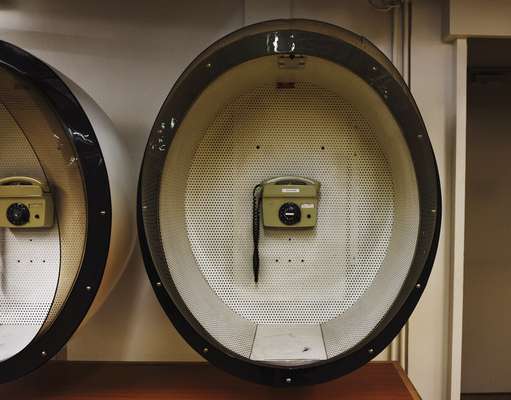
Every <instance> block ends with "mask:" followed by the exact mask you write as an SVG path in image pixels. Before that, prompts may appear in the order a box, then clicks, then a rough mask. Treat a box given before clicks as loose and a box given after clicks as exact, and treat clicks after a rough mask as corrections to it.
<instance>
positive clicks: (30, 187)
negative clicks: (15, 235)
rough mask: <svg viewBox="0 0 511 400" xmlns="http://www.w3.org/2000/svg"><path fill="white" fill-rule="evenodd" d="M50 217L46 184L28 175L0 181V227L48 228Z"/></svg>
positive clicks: (51, 214)
mask: <svg viewBox="0 0 511 400" xmlns="http://www.w3.org/2000/svg"><path fill="white" fill-rule="evenodd" d="M53 216H54V207H53V199H52V196H51V192H50V189H49V187H48V186H47V185H45V184H43V183H42V182H40V181H38V180H37V179H34V178H30V177H27V176H11V177H7V178H2V179H0V227H1V228H50V227H51V226H53Z"/></svg>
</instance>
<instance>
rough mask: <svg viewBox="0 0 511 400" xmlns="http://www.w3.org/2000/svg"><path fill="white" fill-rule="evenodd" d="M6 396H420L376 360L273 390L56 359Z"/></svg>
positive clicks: (185, 367)
mask: <svg viewBox="0 0 511 400" xmlns="http://www.w3.org/2000/svg"><path fill="white" fill-rule="evenodd" d="M0 398H1V399H17V400H22V399H23V400H24V399H52V400H64V399H65V400H69V399H73V400H84V399H87V400H94V399H103V400H104V399H126V400H128V399H150V400H158V399H187V400H192V399H208V400H216V399H218V400H220V399H222V400H230V399H237V400H238V399H243V400H260V399H278V400H287V399H293V400H302V399H303V400H304V399H307V400H312V399H326V398H328V399H343V400H352V399H353V400H354V399H356V400H369V399H371V400H374V399H379V400H391V399H392V400H405V399H406V400H409V399H412V400H413V399H419V398H420V397H419V396H418V395H417V393H416V391H415V389H414V387H413V385H412V384H411V382H410V381H409V379H408V378H407V377H406V376H405V374H404V372H403V370H402V369H401V368H400V367H399V366H398V365H397V364H396V363H391V362H372V363H369V364H367V365H366V366H364V367H362V368H360V369H358V370H357V371H355V372H353V373H351V374H349V375H347V376H345V377H343V378H340V379H337V380H334V381H331V382H328V383H325V384H321V385H316V386H308V387H299V388H298V387H295V388H270V387H265V386H260V385H256V384H252V383H248V382H245V381H242V380H240V379H238V378H235V377H232V376H230V375H228V374H226V373H224V372H222V371H220V370H219V369H217V368H215V367H213V366H210V365H208V364H191V363H183V364H131V363H128V364H109V363H76V362H65V361H53V362H50V363H48V364H47V365H46V366H44V367H42V368H41V369H40V370H38V371H36V372H34V373H33V374H31V375H29V376H27V377H25V378H23V379H20V380H18V381H16V382H11V383H7V384H4V385H0Z"/></svg>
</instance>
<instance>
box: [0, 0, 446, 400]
mask: <svg viewBox="0 0 511 400" xmlns="http://www.w3.org/2000/svg"><path fill="white" fill-rule="evenodd" d="M261 3H262V2H261V1H249V0H247V1H246V2H243V1H241V0H215V1H206V0H202V1H189V2H179V1H168V0H148V1H146V2H143V3H142V2H139V1H134V0H127V1H119V0H115V1H114V0H109V1H103V0H89V1H87V2H85V1H78V0H53V1H51V2H42V1H40V0H24V1H19V2H8V3H6V4H8V6H2V7H4V8H0V26H1V27H2V29H1V30H0V32H1V34H2V38H3V39H4V40H8V41H11V42H13V43H15V44H17V45H20V46H22V47H25V48H26V49H27V50H29V51H32V52H33V53H35V54H36V55H38V56H39V57H41V58H42V59H43V60H45V61H47V62H48V63H50V64H52V65H53V66H55V67H56V68H58V69H59V70H61V71H62V72H63V73H65V74H66V75H68V76H70V78H72V79H73V80H74V81H76V82H77V83H79V84H80V85H81V86H82V87H83V88H84V89H85V90H86V91H87V92H88V93H89V94H90V95H91V96H92V97H93V98H94V99H95V100H96V101H97V102H98V103H99V105H100V106H101V107H102V108H103V109H104V110H105V111H106V113H107V114H108V115H109V116H110V117H111V118H112V119H113V121H114V123H115V125H116V126H117V128H118V129H119V130H121V131H122V133H123V134H124V135H125V136H126V137H128V138H129V146H130V148H129V151H130V155H131V157H132V159H133V163H132V165H130V166H128V167H130V168H133V169H134V172H137V173H138V167H139V165H140V160H141V157H142V154H143V150H144V147H145V144H146V140H147V135H148V133H149V131H150V128H151V125H152V123H153V121H154V118H155V117H156V114H157V112H158V110H159V108H160V106H161V104H162V102H163V100H164V99H165V97H166V95H167V94H168V92H169V90H170V87H171V86H172V84H173V82H174V81H175V80H176V78H177V77H178V76H179V73H180V72H181V71H182V70H183V69H184V68H185V66H186V65H187V64H188V63H189V62H190V61H191V60H192V59H193V57H194V56H195V55H197V54H198V52H200V51H201V50H202V49H204V48H205V47H206V46H207V45H208V44H210V43H211V42H213V41H214V40H216V39H218V38H219V37H221V36H222V35H224V34H226V33H228V32H229V31H232V30H234V29H236V28H239V27H241V26H243V24H244V23H248V22H255V21H258V20H261V19H267V18H274V17H290V16H293V17H307V18H314V19H320V20H325V21H328V22H332V23H335V24H338V25H341V26H344V27H345V28H348V29H351V30H353V31H355V32H357V33H359V34H362V35H364V36H366V37H368V38H369V39H370V40H371V41H373V42H374V43H375V44H376V45H377V46H379V47H380V49H382V50H383V51H384V52H385V53H386V54H387V55H388V56H391V55H392V46H391V39H392V17H391V15H390V14H387V13H382V12H378V11H375V10H373V9H371V8H370V6H369V5H368V2H366V1H360V2H353V1H349V0H316V1H310V0H295V1H292V2H291V1H288V2H282V3H280V2H279V6H278V7H274V6H273V3H274V2H271V1H268V2H267V3H266V4H267V6H266V7H265V6H262V5H261ZM282 4H284V5H285V6H282ZM412 9H413V18H412V19H413V29H412V32H413V37H412V46H413V48H412V70H411V78H412V92H413V94H414V96H415V98H416V100H417V103H418V105H419V108H420V109H421V111H422V113H423V116H424V119H425V122H426V125H427V128H428V131H429V134H430V137H431V140H432V143H433V147H434V149H435V151H436V155H437V159H438V164H439V171H440V178H441V181H442V186H443V191H444V193H443V195H444V218H443V227H442V228H443V230H442V235H441V239H440V248H439V252H438V257H437V260H436V263H435V267H434V271H433V273H432V276H431V279H430V282H429V284H428V287H427V289H426V290H425V293H424V296H423V298H422V300H421V302H420V304H419V306H418V308H417V310H416V311H415V313H414V314H413V317H412V319H411V323H410V334H409V373H410V376H411V377H412V380H413V382H414V383H415V385H416V386H417V388H418V390H419V392H420V393H421V394H422V396H423V398H424V399H426V400H441V399H445V398H447V397H446V396H447V384H448V383H447V359H448V345H447V343H448V333H449V332H448V299H449V271H450V258H449V257H450V215H451V208H450V198H451V197H450V196H451V194H450V190H449V185H450V179H451V176H450V171H451V163H452V135H453V131H452V130H453V118H454V87H453V80H454V47H453V46H452V45H450V44H446V43H443V42H442V40H441V37H442V23H441V19H442V14H441V10H442V1H441V0H433V1H431V0H417V1H414V2H413V6H412ZM134 195H135V194H134ZM68 356H69V358H71V359H80V360H114V361H178V360H179V361H189V360H198V359H199V357H198V356H197V355H196V354H195V353H194V352H193V351H192V350H191V349H190V348H189V347H188V346H187V345H186V344H185V343H184V341H183V339H181V338H180V337H179V335H178V334H177V333H176V332H175V330H174V329H173V328H172V327H171V325H170V323H169V322H168V320H167V319H166V317H165V315H164V313H163V311H162V310H161V308H160V307H159V305H158V304H157V301H156V299H155V296H154V294H153V292H152V289H151V288H150V286H149V284H148V281H147V279H146V274H145V271H144V268H143V264H142V260H141V257H140V253H139V251H138V249H137V251H136V252H135V254H134V256H133V257H132V259H131V262H130V264H129V266H128V270H127V272H126V274H125V275H124V276H123V278H122V279H121V281H120V284H119V285H118V287H117V288H116V289H115V291H114V292H113V295H112V296H111V298H110V299H109V301H108V302H107V303H106V304H105V306H104V308H103V309H102V310H101V311H100V312H99V313H98V314H97V315H96V316H95V317H94V318H93V319H92V320H91V321H90V322H89V324H88V325H87V326H85V327H84V328H83V329H82V330H81V331H80V332H79V333H78V334H77V335H76V336H75V337H74V338H73V340H72V341H71V342H70V344H69V346H68ZM387 356H388V354H387V353H385V354H383V355H382V356H381V358H385V357H387Z"/></svg>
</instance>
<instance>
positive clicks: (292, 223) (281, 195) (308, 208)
mask: <svg viewBox="0 0 511 400" xmlns="http://www.w3.org/2000/svg"><path fill="white" fill-rule="evenodd" d="M320 186H321V185H320V183H319V182H317V181H315V180H313V179H309V178H304V177H301V176H279V177H276V178H271V179H268V180H266V181H264V182H261V183H260V184H258V185H257V186H256V187H255V188H254V192H253V238H254V256H253V269H254V281H255V282H257V281H258V279H259V225H260V219H261V208H262V214H263V226H264V227H265V228H270V229H271V228H273V229H307V228H313V227H314V226H316V221H317V218H318V197H319V188H320Z"/></svg>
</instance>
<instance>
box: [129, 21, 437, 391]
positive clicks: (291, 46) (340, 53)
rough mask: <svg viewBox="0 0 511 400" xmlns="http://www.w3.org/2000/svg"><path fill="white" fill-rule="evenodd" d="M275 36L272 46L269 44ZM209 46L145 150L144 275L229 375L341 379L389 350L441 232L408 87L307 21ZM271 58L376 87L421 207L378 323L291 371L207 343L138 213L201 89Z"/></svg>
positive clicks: (384, 63) (151, 199)
mask: <svg viewBox="0 0 511 400" xmlns="http://www.w3.org/2000/svg"><path fill="white" fill-rule="evenodd" d="M302 23H303V24H307V25H309V26H310V25H311V24H312V25H313V24H317V26H318V27H325V26H327V27H328V28H329V29H336V30H338V31H339V32H341V33H342V34H343V35H344V36H349V37H350V39H351V40H350V41H349V42H348V41H344V40H341V39H339V38H337V37H333V36H330V35H326V34H323V33H319V32H316V31H311V30H308V29H304V28H303V27H302V28H300V26H301V24H302ZM264 24H267V26H268V29H267V30H265V29H261V30H260V31H258V32H256V33H252V34H247V35H246V36H241V37H239V38H238V39H237V40H232V39H231V38H232V36H234V35H238V34H239V33H240V32H242V31H243V30H249V29H250V28H253V27H257V26H263V25H264ZM277 35H278V39H279V40H278V46H276V47H274V46H268V43H273V42H274V41H273V39H274V38H275V37H276V36H277ZM355 43H356V45H355ZM213 46H218V47H217V50H216V51H212V50H211V48H210V49H207V50H205V51H204V52H203V53H202V54H201V55H199V56H198V57H197V58H196V59H195V60H194V61H193V62H192V63H191V64H190V66H189V67H188V68H187V69H186V70H185V72H184V73H183V74H182V75H181V77H180V78H179V79H178V80H177V82H176V84H175V85H174V86H173V88H172V90H171V91H170V94H169V95H168V97H167V99H166V100H165V102H164V104H163V106H162V108H161V110H160V112H159V114H158V116H157V118H156V121H155V124H154V126H153V129H152V131H151V134H150V137H149V140H148V144H147V147H146V150H145V155H144V160H143V164H142V169H141V173H140V178H139V188H138V207H137V209H138V230H139V237H140V243H141V248H142V253H143V257H144V262H145V266H146V270H147V273H148V276H149V278H150V280H151V283H152V285H153V288H154V291H155V293H156V295H157V297H158V300H159V301H160V303H161V305H162V307H163V308H164V310H165V312H166V313H167V315H168V317H169V318H170V320H171V321H172V323H173V324H174V326H175V327H176V329H177V330H178V331H179V333H180V334H181V335H182V336H183V338H184V339H185V340H186V341H187V342H188V343H189V344H190V345H191V346H192V347H193V348H194V349H195V350H196V351H197V352H198V353H200V354H201V355H202V356H204V357H205V358H206V359H207V360H208V361H210V362H211V363H212V364H214V365H216V366H218V367H220V368H222V369H224V370H226V371H228V372H230V373H231V374H233V375H236V376H239V377H242V378H244V379H247V380H250V381H253V382H256V383H261V384H268V385H274V386H280V385H283V386H292V385H307V384H315V383H320V382H324V381H327V380H330V379H333V378H337V377H340V376H342V375H345V374H347V373H349V372H351V371H353V370H354V369H356V368H358V367H360V366H362V365H363V364H365V363H367V362H368V361H370V360H371V359H372V358H373V357H375V356H376V355H377V354H378V353H379V352H381V351H382V350H383V349H384V348H385V347H386V346H387V345H389V344H390V342H391V341H392V340H393V338H394V337H395V336H396V335H397V334H398V333H399V331H400V330H401V328H402V327H403V326H404V324H405V323H406V321H407V320H408V318H409V317H410V315H411V313H412V311H413V310H414V308H415V306H416V304H417V302H418V300H419V298H420V296H421V294H422V292H423V290H424V288H425V286H426V283H427V280H428V278H429V275H430V272H431V269H432V266H433V262H434V258H435V254H436V249H437V245H438V240H439V234H440V221H441V191H440V183H439V177H438V170H437V166H436V160H435V157H434V154H433V150H432V146H431V143H430V141H429V138H428V135H427V131H426V127H425V124H424V122H423V120H422V117H421V115H420V113H419V110H418V108H417V106H416V104H415V101H414V100H413V98H412V96H411V94H410V91H409V89H408V87H407V86H406V84H405V82H404V81H403V80H402V79H401V77H400V75H399V73H398V72H397V70H396V69H395V68H394V67H393V65H392V63H391V62H390V61H389V60H388V59H387V58H386V56H385V55H383V53H381V52H380V51H379V50H378V49H377V48H376V47H375V46H374V45H372V44H371V43H369V42H368V41H367V40H366V39H364V38H362V37H360V36H358V35H356V34H354V33H352V32H349V31H346V30H344V29H342V28H339V27H335V26H332V25H329V24H325V23H323V22H316V21H309V20H280V21H278V20H277V21H269V22H266V23H262V24H256V25H253V26H251V27H247V28H243V29H241V30H239V31H237V32H234V33H232V34H230V35H228V36H226V37H224V38H223V39H221V40H220V41H218V42H217V43H215V44H214V45H213ZM213 46H212V47H213ZM364 49H368V50H370V52H368V51H366V50H364ZM277 53H282V54H292V53H295V54H300V55H305V56H315V57H318V58H323V59H326V60H329V61H331V62H334V63H337V64H339V65H341V66H343V67H345V68H348V69H349V70H351V71H352V72H354V73H355V74H357V75H358V76H359V77H361V78H362V79H364V80H365V81H366V82H367V83H368V84H369V85H371V86H372V87H373V88H374V89H375V91H376V92H377V93H378V94H379V95H380V97H381V98H382V99H384V100H385V103H386V105H387V106H388V108H389V110H390V111H391V112H392V114H393V116H394V118H395V119H396V121H397V122H398V124H399V125H400V127H401V129H402V131H403V133H404V136H405V140H406V143H407V145H408V148H409V151H410V154H411V157H412V161H413V164H414V167H415V172H416V178H417V185H418V193H419V207H420V216H419V230H418V232H419V236H418V239H417V245H416V248H415V253H414V257H413V262H412V267H411V268H410V273H409V274H408V276H407V278H406V280H405V282H404V284H403V286H402V288H401V291H400V293H399V295H398V297H397V298H396V300H395V301H394V303H393V305H392V307H391V308H390V310H389V311H388V312H387V314H386V315H385V317H384V318H383V319H382V320H381V322H380V323H379V325H377V327H376V328H375V329H374V330H373V331H372V332H371V333H370V334H369V335H368V336H367V337H366V338H365V339H364V340H363V341H361V342H360V343H359V344H358V345H357V346H355V347H353V348H351V349H350V350H349V351H347V352H345V353H343V354H340V355H338V356H335V357H332V358H330V359H328V360H325V361H318V362H314V363H312V364H308V365H305V366H303V365H301V366H290V367H283V366H273V365H272V366H270V365H268V364H266V363H262V362H259V361H254V360H250V359H248V358H244V357H241V356H240V355H238V354H235V353H233V352H232V351H230V350H228V349H226V348H225V347H224V346H223V345H221V344H220V343H218V341H216V340H215V339H214V338H213V337H211V335H210V334H209V333H208V332H207V331H206V330H205V329H204V328H203V327H202V326H201V325H200V323H198V321H197V320H196V319H195V317H194V316H193V315H192V314H191V312H190V311H189V310H188V308H187V306H186V304H185V303H184V301H183V300H182V299H181V298H180V296H179V294H178V292H177V289H176V287H175V286H174V285H173V283H172V280H171V279H169V277H170V273H169V272H168V270H167V271H165V270H164V269H162V268H159V267H158V265H159V260H160V259H159V257H161V256H162V254H164V253H163V249H162V244H161V240H154V238H156V237H157V235H158V233H157V232H159V229H160V228H159V226H157V224H153V225H152V226H150V227H148V226H146V225H145V224H144V212H145V211H144V210H147V209H152V210H158V207H159V204H158V198H159V185H158V184H157V182H159V181H160V178H161V171H162V170H163V165H164V162H165V158H166V154H167V151H168V149H169V148H170V144H171V142H172V139H173V137H174V134H175V132H176V130H177V128H178V127H179V124H180V122H181V121H183V119H184V118H185V116H186V114H187V111H188V109H189V108H190V107H191V105H192V104H193V102H194V100H195V99H196V98H197V97H198V96H199V94H200V93H201V92H202V90H203V89H204V88H205V87H206V86H208V85H209V84H210V83H211V82H212V81H214V80H215V79H216V78H217V77H218V76H219V75H221V74H222V73H224V72H226V71H227V70H228V69H230V68H231V67H234V66H236V65H238V64H241V63H243V62H245V61H249V60H251V59H254V58H258V57H262V56H268V55H274V54H277ZM371 54H372V55H371ZM169 122H171V123H169ZM155 147H156V148H157V149H158V151H155ZM155 182H156V183H155ZM151 212H154V211H151Z"/></svg>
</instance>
